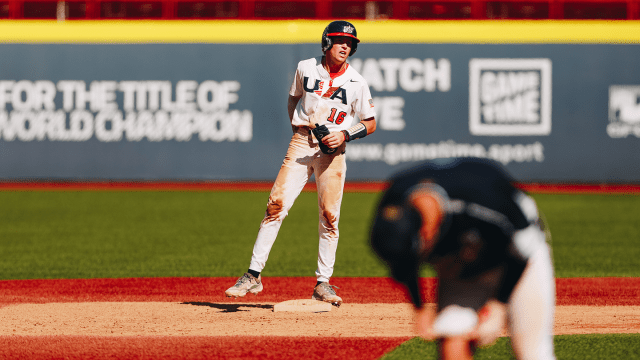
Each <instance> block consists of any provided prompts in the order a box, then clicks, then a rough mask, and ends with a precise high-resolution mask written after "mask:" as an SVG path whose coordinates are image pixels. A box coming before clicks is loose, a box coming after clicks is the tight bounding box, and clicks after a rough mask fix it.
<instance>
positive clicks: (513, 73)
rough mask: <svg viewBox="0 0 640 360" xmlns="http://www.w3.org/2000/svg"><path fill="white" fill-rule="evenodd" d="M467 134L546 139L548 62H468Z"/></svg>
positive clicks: (474, 60)
mask: <svg viewBox="0 0 640 360" xmlns="http://www.w3.org/2000/svg"><path fill="white" fill-rule="evenodd" d="M469 131H470V132H471V134H473V135H484V136H506V135H521V136H526V135H549V134H550V133H551V61H550V60H549V59H471V61H470V62H469Z"/></svg>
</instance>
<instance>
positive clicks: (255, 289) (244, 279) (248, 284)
mask: <svg viewBox="0 0 640 360" xmlns="http://www.w3.org/2000/svg"><path fill="white" fill-rule="evenodd" d="M260 291H262V276H261V275H258V278H257V279H256V278H255V277H254V276H253V275H251V274H249V273H245V274H244V275H242V276H241V277H240V278H239V279H238V281H236V284H235V285H233V286H232V287H230V288H228V289H227V291H225V292H224V293H225V295H227V297H236V298H237V297H243V296H245V295H247V293H248V292H250V293H252V294H255V295H258V293H259V292H260Z"/></svg>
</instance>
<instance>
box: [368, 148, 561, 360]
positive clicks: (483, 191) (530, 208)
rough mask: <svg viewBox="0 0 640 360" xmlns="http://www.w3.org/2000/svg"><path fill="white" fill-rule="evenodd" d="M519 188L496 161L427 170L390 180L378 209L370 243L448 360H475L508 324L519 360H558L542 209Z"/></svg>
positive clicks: (437, 164)
mask: <svg viewBox="0 0 640 360" xmlns="http://www.w3.org/2000/svg"><path fill="white" fill-rule="evenodd" d="M512 182H513V179H512V178H511V176H510V175H508V174H507V172H506V171H505V170H504V169H503V168H502V167H501V166H500V165H499V164H498V163H495V162H493V161H489V160H484V159H474V158H459V159H443V160H439V161H433V162H427V163H424V164H422V165H419V166H418V167H415V168H413V169H410V170H408V171H403V172H400V173H398V174H396V175H395V176H393V177H392V178H391V184H390V187H389V188H388V189H387V190H386V192H385V194H384V195H383V197H382V200H381V202H380V204H379V206H378V208H377V213H376V218H375V220H374V224H373V228H372V233H371V245H372V247H373V249H374V250H375V252H376V253H377V254H378V255H379V256H380V257H381V258H382V259H383V260H384V261H385V262H386V263H387V264H388V265H389V267H390V270H391V275H392V276H393V278H394V279H396V280H397V281H399V282H401V283H403V284H405V285H406V286H407V288H408V290H409V294H410V296H411V299H412V301H413V303H414V305H415V306H416V309H417V312H416V323H417V327H418V333H419V335H420V336H422V337H423V338H425V339H428V340H436V341H437V345H438V353H439V355H440V357H441V358H442V359H458V360H459V359H472V358H473V354H474V351H475V349H476V347H477V346H485V345H489V344H492V343H494V342H495V340H496V339H497V338H498V336H499V335H500V333H501V331H502V330H503V328H504V323H505V320H508V321H507V322H508V331H509V335H510V337H511V345H512V348H513V351H514V353H515V355H516V357H517V358H518V359H555V355H554V351H553V316H554V310H555V282H554V274H553V265H552V261H551V255H550V248H549V246H548V245H547V243H546V241H545V240H546V234H545V231H544V230H543V228H542V227H543V224H542V223H541V221H540V217H539V214H538V209H537V206H536V204H535V201H534V200H533V199H532V198H531V197H529V196H528V195H526V194H525V193H523V192H522V191H520V190H519V189H517V188H516V187H514V185H513V184H512ZM423 263H427V264H430V265H432V266H433V268H434V269H435V271H436V272H437V276H438V284H439V285H438V291H437V293H438V299H437V310H434V309H433V308H429V307H425V306H423V304H422V299H421V295H420V294H421V292H420V288H419V283H418V274H419V268H420V265H421V264H423Z"/></svg>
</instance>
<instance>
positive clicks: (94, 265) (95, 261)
mask: <svg viewBox="0 0 640 360" xmlns="http://www.w3.org/2000/svg"><path fill="white" fill-rule="evenodd" d="M378 196H379V195H378V194H361V193H347V194H345V196H344V201H343V205H342V212H341V220H340V245H339V246H338V254H337V261H336V268H335V273H334V276H387V275H388V271H387V269H386V268H385V267H384V266H383V265H382V263H381V262H380V261H379V260H378V259H377V258H376V257H375V256H374V254H373V252H372V251H371V249H370V248H369V246H368V244H367V238H368V234H369V230H368V228H369V224H370V222H371V217H372V214H373V211H374V207H375V204H376V203H377V201H378ZM534 197H535V198H536V200H537V201H538V204H539V206H540V208H541V209H542V211H543V213H544V214H545V216H546V218H547V221H548V223H549V227H550V229H551V232H552V235H553V249H554V257H555V266H556V276H558V277H575V276H640V247H639V246H637V239H639V238H640V211H638V209H640V196H611V195H535V196H534ZM267 198H268V193H267V192H238V193H236V192H154V191H147V192H117V191H114V192H57V191H52V192H42V191H37V192H7V191H5V192H0V204H2V205H0V219H2V221H0V239H2V240H1V241H0V254H2V256H0V279H32V278H115V277H142V276H151V277H158V276H234V277H235V276H238V274H242V273H243V272H244V271H246V268H247V266H248V264H249V259H250V257H251V251H252V248H253V243H254V241H255V236H256V234H257V232H258V226H259V223H260V220H261V219H262V216H263V214H264V209H265V206H266V202H267ZM317 223H318V209H317V199H316V194H315V193H302V194H301V195H300V197H299V198H298V200H297V201H296V203H295V205H294V206H293V208H292V209H291V211H290V213H289V216H288V217H287V219H285V222H284V224H283V226H282V228H281V230H280V234H279V236H278V239H277V241H276V243H275V245H274V247H273V249H272V252H271V254H270V257H269V261H268V263H267V267H266V268H265V270H264V275H265V276H313V275H314V271H315V268H316V257H317V251H318V250H317V247H318V235H317V231H318V230H317V228H318V225H317ZM423 275H424V276H431V275H433V273H432V272H431V271H430V270H429V269H428V268H425V270H424V272H423Z"/></svg>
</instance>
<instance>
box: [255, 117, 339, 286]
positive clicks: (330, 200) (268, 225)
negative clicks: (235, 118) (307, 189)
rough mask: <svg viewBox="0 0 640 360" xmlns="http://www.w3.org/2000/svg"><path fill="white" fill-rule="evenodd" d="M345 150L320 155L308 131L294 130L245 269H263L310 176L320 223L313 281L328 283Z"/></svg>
mask: <svg viewBox="0 0 640 360" xmlns="http://www.w3.org/2000/svg"><path fill="white" fill-rule="evenodd" d="M345 147H346V144H342V145H341V146H340V147H339V148H338V149H337V151H336V152H335V153H333V154H330V155H327V154H323V153H322V152H321V151H320V148H319V146H318V144H317V143H314V137H313V135H312V134H311V133H310V131H309V128H307V127H297V128H296V132H295V133H294V134H293V136H292V137H291V142H290V143H289V149H288V150H287V154H286V156H285V158H284V161H283V163H282V166H281V167H280V172H279V173H278V176H277V178H276V181H275V183H274V184H273V187H272V188H271V194H270V195H269V201H268V203H267V210H266V212H265V216H264V218H263V219H262V222H261V223H260V230H259V231H258V236H257V238H256V242H255V244H254V246H253V255H252V257H251V263H250V264H249V269H251V270H254V271H259V272H261V271H262V270H263V269H264V267H265V264H266V262H267V258H268V257H269V252H270V251H271V248H272V246H273V243H274V242H275V240H276V237H277V236H278V231H279V230H280V226H281V225H282V221H283V220H284V218H285V217H286V216H287V214H288V213H289V209H291V206H293V203H294V201H295V200H296V198H297V197H298V195H300V192H301V191H302V189H303V188H304V186H305V184H306V183H307V182H308V181H309V178H310V177H311V175H312V174H314V175H315V179H316V186H317V189H318V209H319V220H320V221H319V226H318V234H319V244H318V267H317V269H316V278H317V280H318V281H323V282H328V281H329V279H330V278H331V275H332V274H333V266H334V264H335V259H336V250H337V248H338V235H339V233H338V221H339V219H340V205H341V203H342V193H343V189H344V181H345V173H346V170H347V164H346V161H345V156H344V150H345Z"/></svg>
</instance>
